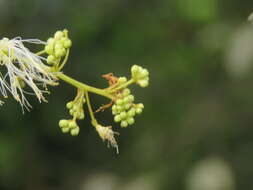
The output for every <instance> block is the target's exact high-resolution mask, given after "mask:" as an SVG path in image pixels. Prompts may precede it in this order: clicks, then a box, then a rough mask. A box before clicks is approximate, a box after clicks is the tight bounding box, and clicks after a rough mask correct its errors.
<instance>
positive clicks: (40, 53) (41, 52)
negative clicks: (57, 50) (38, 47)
mask: <svg viewBox="0 0 253 190" xmlns="http://www.w3.org/2000/svg"><path fill="white" fill-rule="evenodd" d="M44 53H46V51H45V50H42V51H39V52H37V53H36V55H42V54H44Z"/></svg>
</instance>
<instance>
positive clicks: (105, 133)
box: [95, 124, 119, 153]
mask: <svg viewBox="0 0 253 190" xmlns="http://www.w3.org/2000/svg"><path fill="white" fill-rule="evenodd" d="M95 128H96V130H97V132H98V134H99V136H100V137H101V138H102V140H103V141H105V140H107V141H108V145H111V146H112V147H114V148H116V151H117V153H119V147H118V144H117V141H116V139H115V137H114V135H115V134H116V135H119V133H117V132H114V131H113V130H112V127H111V126H108V127H104V126H102V125H99V124H97V125H96V126H95Z"/></svg>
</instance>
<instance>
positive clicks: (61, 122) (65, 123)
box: [59, 119, 69, 128]
mask: <svg viewBox="0 0 253 190" xmlns="http://www.w3.org/2000/svg"><path fill="white" fill-rule="evenodd" d="M68 124H69V121H68V120H65V119H61V120H60V121H59V126H60V127H61V128H62V127H68Z"/></svg>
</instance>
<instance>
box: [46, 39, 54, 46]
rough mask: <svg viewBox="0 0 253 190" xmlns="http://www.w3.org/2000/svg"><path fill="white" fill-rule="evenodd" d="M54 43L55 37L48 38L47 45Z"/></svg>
mask: <svg viewBox="0 0 253 190" xmlns="http://www.w3.org/2000/svg"><path fill="white" fill-rule="evenodd" d="M54 43H55V39H54V38H48V40H47V45H53V44H54Z"/></svg>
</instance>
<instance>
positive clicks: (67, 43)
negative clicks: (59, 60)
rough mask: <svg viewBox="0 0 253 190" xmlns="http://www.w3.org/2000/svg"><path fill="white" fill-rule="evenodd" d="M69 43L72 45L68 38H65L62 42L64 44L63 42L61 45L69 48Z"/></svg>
mask: <svg viewBox="0 0 253 190" xmlns="http://www.w3.org/2000/svg"><path fill="white" fill-rule="evenodd" d="M71 45H72V41H71V40H70V39H67V40H66V41H65V42H64V44H63V46H64V47H65V48H70V47H71Z"/></svg>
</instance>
